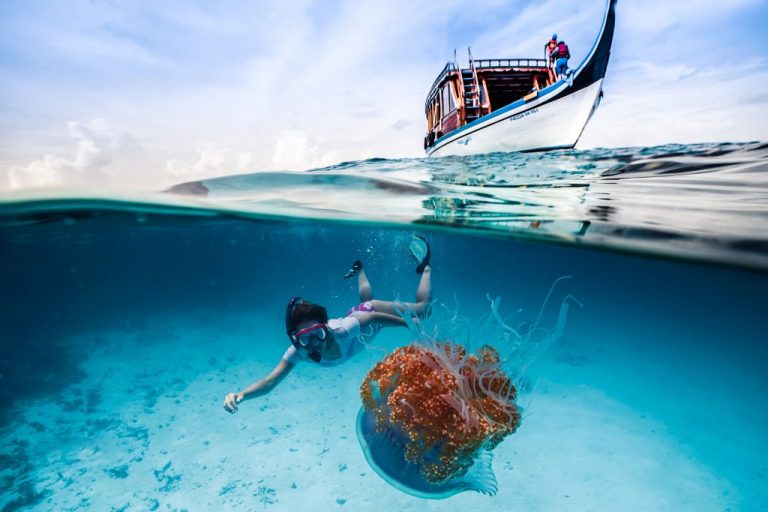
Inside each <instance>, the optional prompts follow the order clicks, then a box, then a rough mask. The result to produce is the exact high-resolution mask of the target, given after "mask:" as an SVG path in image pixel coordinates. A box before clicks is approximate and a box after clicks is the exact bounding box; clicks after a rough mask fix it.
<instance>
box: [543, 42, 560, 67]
mask: <svg viewBox="0 0 768 512" xmlns="http://www.w3.org/2000/svg"><path fill="white" fill-rule="evenodd" d="M555 48H557V34H552V39H550V40H549V42H548V43H547V44H546V45H544V55H545V56H546V59H547V63H548V64H549V67H551V68H552V69H554V68H555V58H554V57H552V52H554V51H555Z"/></svg>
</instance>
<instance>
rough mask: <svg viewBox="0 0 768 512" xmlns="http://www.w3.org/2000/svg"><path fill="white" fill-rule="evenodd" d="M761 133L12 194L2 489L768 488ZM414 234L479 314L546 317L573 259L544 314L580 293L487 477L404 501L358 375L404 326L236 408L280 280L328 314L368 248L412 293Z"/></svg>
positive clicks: (108, 498)
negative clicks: (369, 437)
mask: <svg viewBox="0 0 768 512" xmlns="http://www.w3.org/2000/svg"><path fill="white" fill-rule="evenodd" d="M767 152H768V147H766V146H765V145H761V144H717V145H699V146H665V147H659V148H627V149H618V150H592V151H586V152H578V151H573V152H557V153H547V154H541V155H515V154H512V155H501V154H500V155H489V156H484V157H472V158H446V159H431V160H420V159H419V160H369V161H365V162H351V163H346V164H341V165H339V166H334V167H331V168H326V169H319V170H315V171H312V172H308V173H256V174H251V175H242V176H234V177H227V178H218V179H212V180H204V181H203V182H196V183H191V184H184V185H180V186H178V187H175V188H173V189H172V193H162V194H133V195H124V194H120V195H118V194H113V193H100V194H93V193H92V192H89V193H85V192H83V191H76V192H56V193H50V192H43V191H32V192H26V193H24V194H16V195H11V194H6V195H5V196H4V197H3V198H2V200H3V201H2V204H1V205H0V282H1V283H2V286H0V304H2V308H0V327H1V328H2V330H1V332H2V340H1V344H0V379H1V380H0V382H1V383H2V386H0V435H2V440H3V442H2V444H0V485H2V489H3V492H2V493H1V494H0V509H1V510H4V511H5V510H81V509H82V510H87V509H93V510H275V511H277V510H355V511H357V510H372V511H373V510H376V511H378V510H392V509H400V510H414V511H415V510H473V509H482V510H488V511H494V510H499V511H501V510H542V511H549V510H574V511H582V510H642V511H646V510H670V511H673V510H674V511H679V510H691V511H706V510H713V511H723V510H732V511H735V510H765V509H766V508H768V499H767V498H766V492H765V488H766V485H765V481H766V477H768V463H766V455H768V438H766V436H765V432H766V431H767V430H768V408H766V402H765V394H766V391H768V377H766V373H765V367H766V363H768V349H767V348H766V341H768V340H767V339H766V332H768V316H767V315H766V307H765V298H764V295H765V290H766V289H768V286H767V285H768V273H767V272H766V269H767V268H768V245H767V241H768V194H766V192H767V190H766V189H767V188H768V168H767V167H766V166H767V164H766V162H768V160H766V153H767ZM414 232H419V233H421V234H423V235H424V236H425V237H426V238H428V239H429V241H430V243H431V246H432V252H433V287H434V298H435V301H436V307H439V308H441V310H442V311H451V312H455V313H457V314H460V315H462V316H463V317H465V318H467V319H468V320H469V321H470V322H474V321H480V320H481V319H482V318H484V317H486V316H487V315H488V314H489V313H490V302H489V299H488V297H489V296H490V297H491V298H493V297H501V299H502V302H501V309H502V312H503V313H504V314H505V315H510V317H512V318H514V319H515V321H518V320H519V321H520V322H531V321H532V320H533V319H535V318H536V317H537V315H538V314H539V311H540V308H541V305H542V303H543V302H544V299H545V297H546V295H547V293H548V291H549V290H550V287H551V285H552V284H553V283H554V282H555V280H557V279H558V278H560V277H562V276H570V278H569V279H565V280H563V281H561V282H560V283H559V284H558V286H557V287H556V288H555V291H554V292H553V297H552V302H551V304H550V306H551V307H547V308H545V310H544V313H543V320H544V322H549V323H550V324H551V323H553V322H554V321H555V320H556V318H555V317H556V314H557V306H558V305H559V304H560V302H561V301H562V300H563V299H564V297H565V296H566V295H569V294H570V295H572V296H573V297H575V298H576V299H577V300H578V302H579V303H580V304H581V305H582V307H578V306H576V305H575V303H574V305H573V307H571V310H570V314H569V316H568V320H567V324H566V326H565V330H564V332H563V336H562V337H560V338H559V339H557V340H555V341H554V342H553V343H552V344H551V345H549V346H548V347H546V350H545V351H544V352H543V353H542V354H540V356H539V357H538V358H537V359H535V360H531V361H526V363H528V362H529V363H530V364H529V365H528V366H527V368H526V372H525V375H524V377H525V378H524V379H523V380H521V382H523V383H524V385H523V386H522V387H521V394H522V399H521V402H522V403H523V405H524V406H525V414H524V417H523V420H522V423H521V425H520V428H519V429H518V431H517V432H515V433H514V434H512V435H510V436H509V437H508V438H506V439H505V440H504V441H503V442H502V443H501V444H500V445H499V446H498V447H497V448H496V449H495V450H494V452H493V453H494V461H493V469H494V472H495V474H496V478H497V481H498V494H496V495H495V496H492V497H489V496H484V495H481V494H478V493H473V492H465V493H461V494H459V495H456V496H454V497H451V498H448V499H445V500H439V501H431V500H423V499H419V498H415V497H412V496H409V495H407V494H404V493H402V492H400V491H398V490H397V489H395V488H394V487H392V486H390V485H389V484H388V483H387V482H386V481H384V480H383V479H382V478H381V477H379V476H378V475H377V474H376V473H375V472H374V471H373V470H372V469H371V468H370V467H369V466H368V464H367V463H366V460H365V458H364V456H363V454H362V451H361V449H360V446H359V444H358V441H357V438H356V435H355V417H356V414H357V411H358V410H359V408H360V403H361V402H360V396H359V386H360V383H361V382H362V380H363V378H364V377H365V375H366V373H367V372H368V371H369V370H370V369H371V368H372V367H373V365H375V364H376V362H377V361H379V360H380V359H381V358H382V357H384V356H385V355H386V354H387V353H388V352H390V351H391V350H393V349H394V348H396V347H398V346H401V345H405V344H407V343H409V342H410V341H411V340H412V337H413V335H412V333H411V332H409V331H408V330H405V329H388V330H385V331H383V332H382V333H381V334H380V335H379V336H378V337H377V338H376V340H375V343H373V344H372V346H370V347H369V349H368V350H366V351H364V352H363V353H361V354H358V355H357V356H355V358H353V359H352V360H350V361H349V362H348V363H346V364H344V365H342V366H339V367H335V368H318V367H313V366H312V365H310V364H304V365H301V366H299V367H297V369H296V370H295V371H294V372H293V373H291V374H290V375H289V376H288V377H287V378H286V380H285V381H284V382H283V383H282V384H281V385H280V386H279V387H278V388H276V389H275V390H274V391H273V392H272V393H270V394H269V395H267V396H265V397H262V398H259V399H255V400H252V401H248V402H245V403H243V404H241V407H240V410H239V411H238V412H237V413H236V414H234V415H230V414H227V413H226V412H225V411H224V409H223V407H222V402H223V399H224V395H225V394H226V393H228V392H231V391H237V390H239V389H242V388H243V387H245V386H246V385H248V384H250V383H251V382H253V381H255V380H257V379H258V378H261V377H263V376H264V375H265V374H266V373H268V372H269V371H270V370H271V369H272V368H273V367H274V365H275V364H276V363H277V362H278V361H279V360H280V357H281V356H282V354H283V352H284V351H285V349H286V348H287V346H288V340H287V339H286V336H285V333H284V326H283V315H284V309H285V305H286V303H287V301H288V300H289V299H290V298H291V297H293V296H295V295H301V296H303V297H307V298H310V299H312V300H313V301H315V302H318V303H320V304H324V305H326V306H327V308H328V310H329V313H330V314H331V316H332V317H333V316H343V315H344V313H345V312H346V310H347V309H348V308H349V307H350V306H352V305H354V304H355V303H356V302H357V292H356V287H355V284H354V283H353V282H351V281H349V280H344V279H343V278H342V276H343V274H344V273H345V272H346V271H347V269H348V268H349V266H350V264H351V262H352V261H353V260H354V259H358V258H359V259H361V260H363V261H364V263H365V266H366V270H367V272H368V274H369V277H370V279H371V282H372V285H373V287H374V293H375V295H376V296H377V297H381V298H394V297H400V298H404V299H411V298H412V295H413V293H414V290H415V287H416V284H417V280H418V276H417V275H416V274H415V273H414V270H413V263H412V261H411V259H410V258H409V256H408V254H407V250H406V247H407V244H408V241H409V240H410V237H411V235H412V233H414ZM518 310H519V312H517V311H518ZM516 312H517V313H516ZM513 313H514V315H513ZM434 317H435V318H436V319H438V320H437V321H440V319H445V318H446V316H445V315H444V314H443V315H434ZM432 321H435V320H434V319H433V320H432ZM478 332H479V331H478ZM478 336H480V334H478ZM472 341H473V342H475V343H478V344H479V343H484V342H487V343H491V344H493V343H494V342H496V343H498V340H485V339H475V340H472ZM519 363H520V361H509V363H508V364H509V365H511V366H515V365H517V366H519Z"/></svg>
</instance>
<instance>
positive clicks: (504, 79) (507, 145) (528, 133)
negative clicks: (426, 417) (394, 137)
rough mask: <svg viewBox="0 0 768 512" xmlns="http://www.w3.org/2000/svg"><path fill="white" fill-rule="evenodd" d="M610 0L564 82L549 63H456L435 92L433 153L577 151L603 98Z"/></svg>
mask: <svg viewBox="0 0 768 512" xmlns="http://www.w3.org/2000/svg"><path fill="white" fill-rule="evenodd" d="M616 1H617V0H607V9H606V12H605V16H604V18H603V24H602V28H601V29H600V34H599V35H598V37H597V40H596V41H595V44H594V46H593V47H592V49H591V50H590V52H589V53H588V54H587V56H586V58H585V59H584V60H583V62H582V63H581V64H580V65H579V66H578V67H577V68H575V69H573V70H570V71H569V73H568V75H567V76H566V77H564V78H560V79H558V77H557V76H556V75H555V72H554V69H553V68H552V67H551V66H550V63H549V61H548V59H477V60H475V59H473V58H472V52H471V50H470V52H469V67H467V68H461V67H459V66H458V65H457V64H456V58H455V52H454V62H449V63H448V64H446V66H445V68H443V70H442V72H441V73H440V74H439V75H438V77H437V79H436V80H435V82H434V83H433V84H432V88H431V89H430V91H429V94H428V95H427V100H426V103H425V113H426V116H427V135H426V137H425V138H424V149H425V151H426V152H427V155H429V156H448V155H472V154H478V153H490V152H495V151H549V150H553V149H570V148H573V147H574V146H575V145H576V142H577V141H578V140H579V137H581V134H582V132H583V131H584V127H585V126H586V124H587V122H588V121H589V119H590V118H591V117H592V114H593V113H594V112H595V109H596V108H597V106H598V105H599V103H600V99H601V98H602V95H603V92H602V84H603V79H604V77H605V71H606V68H607V67H608V58H609V56H610V53H611V43H612V42H613V32H614V27H615V24H616Z"/></svg>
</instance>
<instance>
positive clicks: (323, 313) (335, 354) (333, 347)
mask: <svg viewBox="0 0 768 512" xmlns="http://www.w3.org/2000/svg"><path fill="white" fill-rule="evenodd" d="M408 251H409V252H410V254H411V256H413V258H414V259H415V260H416V262H417V265H418V266H417V267H416V272H417V273H418V274H420V275H421V279H420V280H419V285H418V288H417V289H416V302H413V303H408V302H395V301H383V300H376V299H374V298H373V293H372V290H371V285H370V283H369V282H368V277H367V276H366V275H365V271H364V270H363V264H362V263H361V262H360V261H355V262H354V264H353V265H352V268H351V269H350V271H349V272H347V274H346V275H345V276H344V277H345V278H351V277H354V276H357V279H358V293H359V295H360V304H358V305H357V306H354V307H353V308H351V309H350V310H349V311H348V312H347V315H346V316H345V317H342V318H332V319H329V318H328V312H327V310H326V309H325V308H324V307H323V306H320V305H319V304H313V303H311V302H309V301H305V300H303V299H301V298H300V297H294V298H293V299H291V301H290V302H289V303H288V306H287V307H286V311H285V329H286V333H287V334H288V338H289V339H290V340H291V345H290V346H289V347H288V350H286V351H285V354H283V357H282V359H281V360H280V362H279V363H278V364H277V366H275V368H274V369H273V370H272V371H271V372H270V373H269V375H267V376H266V377H264V378H262V379H260V380H258V381H256V382H254V383H253V384H251V385H250V386H248V387H247V388H245V389H243V390H242V391H239V392H236V393H228V394H227V395H226V397H225V398H224V409H226V410H227V411H228V412H230V413H234V412H236V411H237V409H238V405H239V404H240V403H241V402H243V401H245V400H250V399H252V398H256V397H259V396H263V395H266V394H267V393H269V392H270V391H272V390H273V389H274V388H275V386H277V385H278V384H279V383H280V382H281V381H282V380H283V379H284V378H285V376H286V375H288V374H289V373H290V372H291V370H292V369H293V367H294V366H296V364H298V363H299V362H301V361H309V362H312V363H315V364H318V365H320V366H337V365H339V364H342V363H343V362H345V361H347V360H349V358H351V357H352V356H353V355H355V354H356V353H358V352H360V351H361V350H363V349H364V348H365V345H366V343H369V342H370V341H371V340H372V339H373V337H374V336H376V334H378V332H379V331H380V330H381V329H382V328H384V327H406V326H407V324H406V321H405V320H404V319H403V318H402V316H401V315H402V314H403V313H406V312H409V313H410V314H412V315H415V316H416V317H417V318H423V317H425V316H427V315H428V314H429V304H430V302H431V300H432V283H431V270H432V269H431V267H430V265H429V260H430V249H429V244H428V243H427V241H426V240H425V239H424V238H423V237H422V236H420V235H414V236H413V238H412V239H411V242H410V244H409V246H408Z"/></svg>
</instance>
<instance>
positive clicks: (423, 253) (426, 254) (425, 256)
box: [408, 234, 431, 274]
mask: <svg viewBox="0 0 768 512" xmlns="http://www.w3.org/2000/svg"><path fill="white" fill-rule="evenodd" d="M408 252H410V253H411V256H413V259H414V260H416V265H417V267H416V273H417V274H423V273H424V269H425V268H427V265H429V258H430V256H431V254H430V250H429V243H427V240H426V239H425V238H424V237H423V236H421V235H419V234H416V235H413V237H412V238H411V243H410V244H408Z"/></svg>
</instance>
